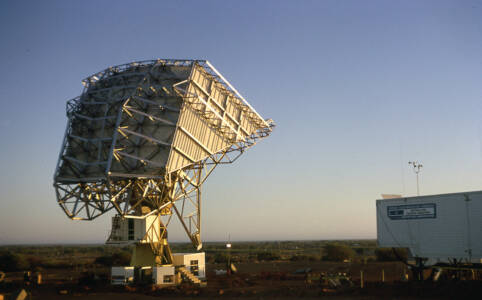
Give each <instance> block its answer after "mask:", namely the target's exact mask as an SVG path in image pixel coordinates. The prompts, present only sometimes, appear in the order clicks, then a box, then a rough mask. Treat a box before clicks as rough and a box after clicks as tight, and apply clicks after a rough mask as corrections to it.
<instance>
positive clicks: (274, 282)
mask: <svg viewBox="0 0 482 300" xmlns="http://www.w3.org/2000/svg"><path fill="white" fill-rule="evenodd" d="M236 267H237V268H238V273H237V274H234V275H232V276H226V275H222V276H216V275H215V273H214V270H215V269H223V268H224V265H208V266H207V269H208V272H207V281H208V286H207V287H205V288H197V287H193V286H190V285H187V284H185V285H182V286H179V287H173V288H168V289H156V288H154V287H152V286H145V287H135V288H134V287H114V286H111V285H110V284H109V283H108V277H107V274H108V269H97V270H95V273H96V274H97V276H96V279H95V280H94V281H90V282H85V281H84V282H82V280H80V278H81V277H82V273H81V270H79V271H76V272H72V271H70V270H66V269H48V270H43V271H41V273H42V277H43V283H42V284H41V285H39V286H33V285H28V286H25V285H24V283H23V273H8V274H7V278H6V280H5V282H3V283H2V284H0V294H3V295H6V296H7V297H12V296H14V295H16V293H18V291H19V290H20V289H21V288H26V289H27V290H28V291H30V293H31V299H53V300H55V299H62V300H69V299H77V300H80V299H107V300H109V299H116V300H117V299H120V300H128V299H129V300H130V299H132V300H133V299H141V300H142V299H157V298H164V299H200V300H202V299H213V298H216V299H280V300H284V299H296V298H303V299H319V298H323V299H482V281H469V280H458V281H444V282H436V283H434V282H429V281H426V282H414V281H408V282H403V281H401V279H402V277H403V275H404V274H405V273H406V272H407V269H406V267H405V265H403V264H402V263H397V262H386V263H380V262H371V263H367V264H362V263H334V262H320V261H315V262H290V261H279V262H260V263H240V264H237V265H236ZM306 268H311V270H312V272H315V273H321V272H325V273H347V274H348V275H349V276H350V277H351V278H352V281H353V286H352V287H347V288H344V289H339V290H335V289H332V288H328V287H326V286H323V285H321V284H320V282H311V283H308V282H307V281H306V276H305V275H304V274H297V273H296V271H297V270H298V271H299V270H301V269H306ZM360 271H363V277H364V288H361V287H360ZM382 272H383V273H384V279H385V281H384V282H382ZM6 299H9V298H6Z"/></svg>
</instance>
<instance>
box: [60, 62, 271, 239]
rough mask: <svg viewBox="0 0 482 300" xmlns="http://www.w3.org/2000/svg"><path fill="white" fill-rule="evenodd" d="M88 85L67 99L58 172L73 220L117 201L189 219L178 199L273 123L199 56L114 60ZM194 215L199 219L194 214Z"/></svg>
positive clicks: (141, 212)
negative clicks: (119, 62)
mask: <svg viewBox="0 0 482 300" xmlns="http://www.w3.org/2000/svg"><path fill="white" fill-rule="evenodd" d="M83 85H84V90H83V92H82V94H81V95H80V96H79V97H77V98H74V99H72V100H70V101H68V103H67V116H68V124H67V129H66V132H65V137H64V140H63V143H62V149H61V152H60V156H59V160H58V163H57V168H56V171H55V175H54V187H55V189H56V194H57V201H58V203H59V204H60V206H61V207H62V208H63V209H64V211H65V213H66V214H67V215H68V216H69V217H70V218H72V219H83V220H91V219H93V218H96V217H98V216H99V215H101V214H103V213H105V212H107V211H108V210H110V209H112V208H115V209H116V210H117V212H118V213H119V214H120V215H122V216H127V215H130V216H138V217H143V216H144V217H145V216H146V215H149V214H153V213H160V214H162V215H170V214H172V210H174V211H175V213H176V214H178V215H179V217H180V218H181V217H183V218H185V216H182V215H183V213H184V211H180V209H177V208H176V207H175V205H174V203H175V202H176V201H178V200H180V199H186V197H190V195H191V194H192V193H194V194H196V195H197V194H199V189H200V187H201V185H202V183H203V182H204V180H205V179H206V177H207V176H208V175H209V174H210V173H211V172H212V170H213V168H214V167H215V166H216V165H217V164H220V163H229V162H232V161H234V160H235V159H236V158H237V157H238V156H239V155H240V154H241V153H242V152H243V151H244V150H245V149H247V148H249V147H251V146H253V145H254V144H255V143H256V142H257V141H258V140H259V139H262V138H264V137H266V136H268V135H269V134H270V133H271V131H272V127H273V126H274V123H273V122H272V121H271V120H265V119H263V118H262V117H261V116H260V115H259V114H258V113H257V112H256V111H255V110H254V109H253V108H252V107H251V106H250V105H249V104H248V103H247V101H246V100H245V99H244V98H243V97H242V96H241V95H240V94H239V93H238V92H237V91H236V89H235V88H234V87H233V86H232V85H231V84H230V83H229V82H228V81H227V80H226V79H225V78H224V77H223V76H222V75H221V74H220V73H219V72H218V71H217V70H216V69H215V68H214V67H213V66H212V65H211V64H210V63H209V62H207V61H203V60H168V59H159V60H152V61H143V62H135V63H130V64H125V65H120V66H116V67H110V68H108V69H106V70H104V71H101V72H99V73H97V74H94V75H92V76H90V77H88V78H86V79H85V80H83ZM196 197H199V198H198V200H197V202H196V200H193V201H191V202H193V203H198V204H197V205H199V201H200V200H199V199H200V196H199V195H198V196H194V199H196ZM195 206H196V205H195ZM183 207H184V206H183ZM195 208H196V209H195V210H196V211H199V206H196V207H195ZM193 216H194V217H193ZM189 218H194V219H193V221H196V220H197V222H200V217H199V216H198V215H197V216H196V214H195V213H194V214H191V215H190V216H189ZM198 225H199V224H197V227H198V228H199V226H198ZM185 229H186V231H188V232H191V233H195V232H194V231H191V230H190V229H189V228H185Z"/></svg>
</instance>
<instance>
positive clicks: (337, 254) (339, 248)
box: [323, 244, 355, 261]
mask: <svg viewBox="0 0 482 300" xmlns="http://www.w3.org/2000/svg"><path fill="white" fill-rule="evenodd" d="M323 252H324V256H323V260H327V261H344V260H346V259H348V260H351V259H352V258H353V257H354V256H355V251H353V249H351V248H350V247H348V246H345V245H339V244H327V245H325V246H324V247H323Z"/></svg>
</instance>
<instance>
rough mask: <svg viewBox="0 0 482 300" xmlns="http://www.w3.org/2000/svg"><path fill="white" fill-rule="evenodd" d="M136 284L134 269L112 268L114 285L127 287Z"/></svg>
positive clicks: (112, 282)
mask: <svg viewBox="0 0 482 300" xmlns="http://www.w3.org/2000/svg"><path fill="white" fill-rule="evenodd" d="M133 282H134V267H112V269H111V281H110V283H111V284H113V285H127V284H131V283H133Z"/></svg>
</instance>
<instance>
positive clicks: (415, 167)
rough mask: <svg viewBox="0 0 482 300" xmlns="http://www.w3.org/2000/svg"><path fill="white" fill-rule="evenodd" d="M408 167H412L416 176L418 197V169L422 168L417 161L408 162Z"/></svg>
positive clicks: (418, 193)
mask: <svg viewBox="0 0 482 300" xmlns="http://www.w3.org/2000/svg"><path fill="white" fill-rule="evenodd" d="M408 164H409V165H411V166H412V167H413V172H414V173H415V174H416V175H417V196H420V187H419V183H418V173H420V169H421V168H422V167H423V165H422V164H421V163H419V162H418V161H409V162H408Z"/></svg>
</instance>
